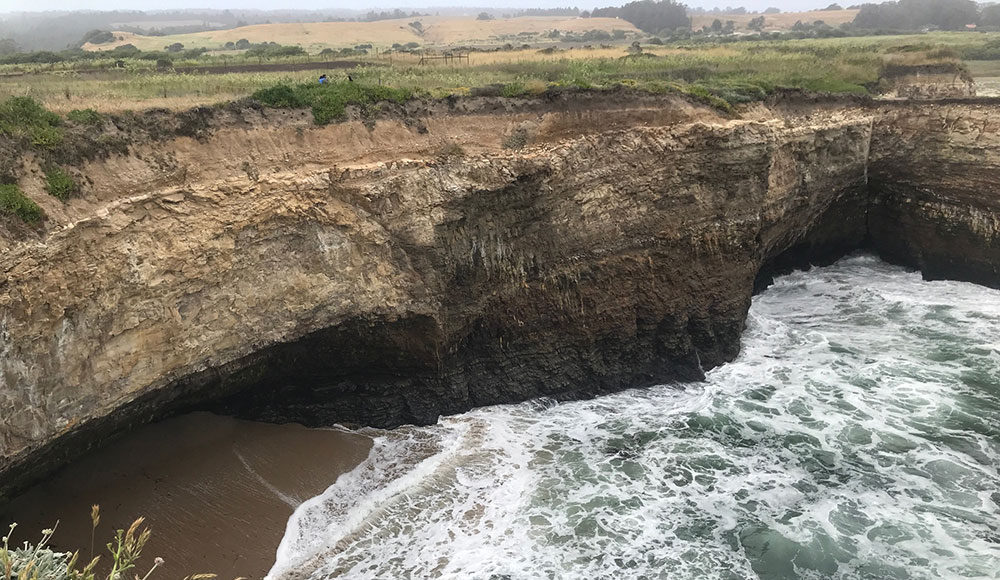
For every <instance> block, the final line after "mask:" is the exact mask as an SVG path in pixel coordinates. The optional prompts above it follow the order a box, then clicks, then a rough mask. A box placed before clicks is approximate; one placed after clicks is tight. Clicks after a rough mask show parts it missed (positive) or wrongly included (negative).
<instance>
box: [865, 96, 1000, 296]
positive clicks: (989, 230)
mask: <svg viewBox="0 0 1000 580" xmlns="http://www.w3.org/2000/svg"><path fill="white" fill-rule="evenodd" d="M997 111H998V108H997V103H996V102H994V101H992V100H982V101H979V102H966V103H962V102H946V103H940V104H938V105H936V106H919V105H915V104H906V103H900V104H896V105H894V106H887V107H885V108H884V109H883V110H882V111H881V112H880V114H879V115H877V117H876V118H877V121H876V123H875V128H874V132H873V141H872V161H871V168H870V177H871V184H872V187H871V191H872V204H871V215H870V221H871V223H870V230H871V237H872V243H873V245H874V247H875V249H876V250H877V251H878V252H879V253H880V255H882V256H883V257H884V258H885V259H887V260H891V261H894V262H898V263H901V264H905V265H908V266H911V267H913V268H918V269H920V271H921V272H923V274H924V276H925V277H927V278H929V279H943V278H950V279H960V280H968V281H971V282H976V283H978V284H984V285H987V286H992V287H994V288H996V287H1000V120H998V118H997Z"/></svg>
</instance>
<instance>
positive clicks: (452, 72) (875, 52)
mask: <svg viewBox="0 0 1000 580" xmlns="http://www.w3.org/2000/svg"><path fill="white" fill-rule="evenodd" d="M991 46H1000V34H997V33H993V34H982V33H932V34H916V35H901V36H879V37H863V38H857V37H856V38H833V39H805V40H782V41H754V42H749V41H745V42H735V43H728V44H717V45H713V44H693V45H687V46H685V45H671V46H649V45H644V46H643V51H644V54H643V55H641V56H635V55H629V54H628V52H627V49H626V48H625V47H613V48H595V49H591V50H588V49H583V48H574V49H572V50H559V51H554V52H553V51H548V50H537V49H531V50H514V51H500V52H490V53H474V54H473V55H472V56H471V59H470V61H469V63H467V64H466V63H462V64H455V63H450V64H447V63H443V62H438V63H435V64H427V65H420V64H419V56H416V55H404V54H395V55H393V56H392V60H391V61H390V60H389V59H387V58H381V59H376V58H374V57H369V58H367V60H365V59H363V64H362V65H361V66H359V67H357V68H355V69H351V70H350V71H349V72H350V74H351V75H352V76H353V78H354V79H355V81H356V82H358V83H362V84H365V85H372V86H379V85H381V86H386V87H395V88H402V89H407V90H413V91H417V92H419V93H422V94H428V95H432V96H445V95H453V94H454V95H462V94H469V93H470V92H472V91H473V89H474V88H476V87H484V86H488V85H510V84H516V85H519V86H522V87H525V88H526V89H528V90H530V91H534V92H538V91H541V90H545V88H547V87H552V86H578V87H595V88H602V87H613V86H618V85H627V86H634V87H639V88H646V89H649V90H654V91H657V90H667V89H668V88H671V87H673V88H676V87H677V86H685V87H690V88H691V90H694V91H695V92H699V93H704V94H706V95H711V96H714V97H718V98H721V99H723V100H725V101H727V102H730V103H739V102H745V101H749V100H754V99H759V98H761V97H763V96H764V95H766V94H767V93H768V92H770V91H773V90H774V89H777V88H784V87H787V88H801V89H807V90H812V91H824V92H839V93H864V92H866V90H867V88H868V87H871V86H873V85H874V84H875V83H877V82H878V79H879V74H880V71H881V68H882V66H883V65H884V64H885V63H887V62H892V63H903V64H916V63H922V62H932V61H942V60H944V61H947V60H954V55H956V54H963V53H965V52H969V53H977V52H982V50H983V49H984V47H985V48H989V47H991ZM976 66H977V67H979V68H982V67H984V66H986V65H976ZM321 72H322V71H304V72H294V73H293V72H263V73H229V74H178V73H175V72H157V71H154V70H148V69H147V70H138V69H137V70H129V69H126V70H121V71H107V72H104V73H99V74H78V73H73V72H65V71H63V72H60V71H55V72H47V73H42V74H26V75H22V76H14V77H8V78H6V79H4V80H3V81H2V82H0V98H2V97H9V96H30V97H33V98H35V99H38V100H39V101H41V102H42V103H43V104H45V106H46V107H48V108H50V109H51V110H54V111H57V112H63V113H64V112H68V111H70V110H73V109H87V108H93V109H95V110H98V111H101V112H113V111H121V110H141V109H145V108H151V107H166V108H173V109H179V108H189V107H193V106H196V105H205V104H214V103H219V102H223V101H229V100H233V99H238V98H241V97H245V96H248V95H250V94H252V93H254V92H255V91H258V90H260V89H262V88H266V87H269V86H273V85H275V84H278V83H285V84H292V85H294V84H299V83H307V82H313V81H314V80H315V78H316V77H317V76H318V75H319V74H320V73H321ZM327 72H328V73H329V74H330V75H331V78H332V79H334V80H339V79H346V76H347V73H348V71H343V70H340V71H327ZM973 72H974V74H975V73H976V71H975V70H974V71H973Z"/></svg>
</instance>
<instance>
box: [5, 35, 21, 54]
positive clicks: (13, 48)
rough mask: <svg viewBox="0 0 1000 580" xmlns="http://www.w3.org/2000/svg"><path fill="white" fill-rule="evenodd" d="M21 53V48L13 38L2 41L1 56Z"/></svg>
mask: <svg viewBox="0 0 1000 580" xmlns="http://www.w3.org/2000/svg"><path fill="white" fill-rule="evenodd" d="M17 52H20V48H19V47H18V46H17V43H16V42H14V39H13V38H3V39H0V54H15V53H17Z"/></svg>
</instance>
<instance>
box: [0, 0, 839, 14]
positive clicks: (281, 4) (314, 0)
mask: <svg viewBox="0 0 1000 580" xmlns="http://www.w3.org/2000/svg"><path fill="white" fill-rule="evenodd" d="M626 1H628V0H607V1H601V0H580V1H575V0H501V1H500V2H497V1H496V0H494V1H492V2H491V1H489V0H456V1H455V2H442V1H441V0H431V1H427V0H423V1H420V0H359V1H356V2H337V1H336V0H73V1H66V0H0V12H20V11H31V12H35V11H40V10H86V9H91V10H158V9H171V8H243V9H261V10H267V9H272V8H278V9H304V10H313V9H326V8H340V9H345V8H350V9H358V10H368V9H370V8H378V9H385V8H409V9H414V8H421V7H426V6H429V5H437V6H452V5H456V6H485V7H497V9H500V7H504V8H555V7H561V6H577V7H579V8H593V7H594V6H617V5H621V4H623V3H624V2H626ZM833 1H834V0H828V1H827V0H817V1H811V0H728V1H726V0H721V1H718V2H716V1H713V0H689V1H687V2H684V3H685V4H687V5H688V6H692V7H695V6H698V7H704V8H713V7H715V6H719V7H725V6H746V7H747V8H748V9H750V10H763V9H764V8H767V7H768V6H775V7H777V8H781V9H782V10H786V11H792V10H809V9H812V8H821V7H823V6H827V5H829V4H830V3H831V2H833ZM847 3H848V4H850V3H853V2H851V1H849V2H847ZM841 4H844V3H843V2H842V3H841Z"/></svg>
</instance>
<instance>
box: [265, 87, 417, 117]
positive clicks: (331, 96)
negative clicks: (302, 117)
mask: <svg viewBox="0 0 1000 580" xmlns="http://www.w3.org/2000/svg"><path fill="white" fill-rule="evenodd" d="M411 98H413V91H412V90H409V89H397V88H391V87H384V86H378V85H375V86H372V85H363V84H360V83H352V82H343V83H332V82H331V83H326V84H319V83H315V84H312V83H309V84H300V85H288V84H284V83H282V84H278V85H275V86H273V87H269V88H266V89H261V90H259V91H257V92H255V93H254V94H253V99H254V100H256V101H257V102H259V103H261V104H263V105H267V106H269V107H275V108H279V109H299V108H305V107H309V108H311V109H312V114H313V120H314V121H315V122H316V124H317V125H326V124H327V123H331V122H333V121H340V120H343V119H344V118H345V117H346V116H347V107H348V106H351V105H354V106H358V107H361V109H362V111H364V112H365V113H369V112H370V111H371V110H372V108H373V107H374V106H375V105H376V104H378V103H379V102H383V101H389V102H394V103H405V102H406V101H408V100H410V99H411Z"/></svg>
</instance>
